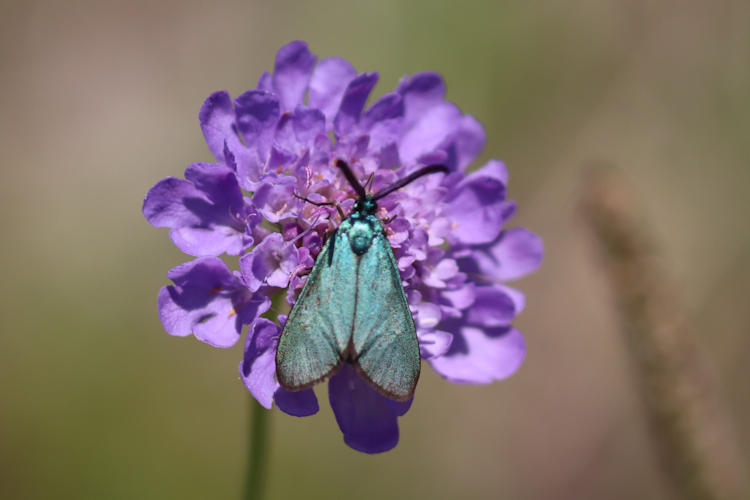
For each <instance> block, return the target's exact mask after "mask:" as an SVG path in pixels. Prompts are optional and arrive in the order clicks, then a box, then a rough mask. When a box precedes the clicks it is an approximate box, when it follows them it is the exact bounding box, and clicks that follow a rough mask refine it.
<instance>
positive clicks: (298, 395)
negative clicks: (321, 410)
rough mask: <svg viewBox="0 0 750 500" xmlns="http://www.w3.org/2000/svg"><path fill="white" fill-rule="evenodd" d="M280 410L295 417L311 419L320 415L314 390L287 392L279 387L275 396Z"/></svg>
mask: <svg viewBox="0 0 750 500" xmlns="http://www.w3.org/2000/svg"><path fill="white" fill-rule="evenodd" d="M273 398H274V401H276V406H277V407H278V408H279V410H281V411H283V412H284V413H286V414H287V415H291V416H293V417H309V416H310V415H315V414H316V413H318V398H316V397H315V392H314V391H313V390H312V389H302V390H301V391H294V392H292V391H287V390H286V389H284V388H283V387H279V388H278V390H277V391H276V393H275V394H274V396H273Z"/></svg>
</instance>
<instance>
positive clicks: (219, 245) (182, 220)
mask: <svg viewBox="0 0 750 500" xmlns="http://www.w3.org/2000/svg"><path fill="white" fill-rule="evenodd" d="M185 176H186V177H187V179H188V180H181V179H174V178H167V179H164V180H162V181H161V182H159V183H158V184H156V185H155V186H154V187H153V188H151V190H150V191H149V192H148V194H147V195H146V199H145V200H144V202H143V213H144V215H145V216H146V219H148V220H149V222H151V223H152V224H153V225H155V226H157V227H169V228H172V231H171V232H170V238H171V239H172V241H173V242H174V243H175V245H177V247H178V248H179V249H180V250H182V251H183V252H186V253H188V254H190V255H194V256H214V255H219V254H221V253H224V252H227V253H229V254H234V255H236V254H238V253H240V251H241V250H242V249H243V248H246V247H247V246H249V245H250V244H252V237H251V235H250V234H248V233H247V228H248V226H247V222H246V221H244V220H243V219H245V218H246V214H247V212H246V210H245V208H244V201H243V199H242V192H241V190H240V188H239V186H238V185H237V179H236V177H235V175H234V172H233V171H232V169H230V168H229V167H226V166H223V165H220V164H206V163H195V164H193V165H190V166H189V167H188V168H187V170H186V171H185Z"/></svg>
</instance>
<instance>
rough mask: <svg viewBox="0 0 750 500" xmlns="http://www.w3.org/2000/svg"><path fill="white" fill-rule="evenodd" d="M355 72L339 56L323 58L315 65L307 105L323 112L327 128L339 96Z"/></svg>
mask: <svg viewBox="0 0 750 500" xmlns="http://www.w3.org/2000/svg"><path fill="white" fill-rule="evenodd" d="M356 74H357V72H356V71H355V70H354V67H353V66H352V65H351V64H350V63H349V62H348V61H346V60H345V59H342V58H340V57H331V58H328V59H323V60H322V61H320V62H319V63H318V65H317V66H316V67H315V70H314V71H313V74H312V78H311V79H310V92H309V99H308V105H309V106H310V107H311V108H317V109H319V110H321V111H322V112H323V114H324V115H325V117H326V121H327V122H328V124H329V128H330V126H332V125H333V117H334V116H336V112H337V111H338V109H339V106H340V104H341V97H342V96H343V95H344V91H345V90H346V87H347V86H348V85H349V82H351V81H352V79H353V78H354V77H355V76H356Z"/></svg>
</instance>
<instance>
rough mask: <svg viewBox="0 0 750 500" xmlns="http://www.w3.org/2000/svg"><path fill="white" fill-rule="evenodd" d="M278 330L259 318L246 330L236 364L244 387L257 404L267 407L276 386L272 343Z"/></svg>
mask: <svg viewBox="0 0 750 500" xmlns="http://www.w3.org/2000/svg"><path fill="white" fill-rule="evenodd" d="M280 333H281V331H280V329H279V327H278V325H276V323H274V322H273V321H270V320H267V319H265V318H259V319H258V320H257V321H256V322H255V323H254V324H253V325H252V326H251V327H250V331H248V332H247V337H246V339H245V356H244V359H243V360H242V362H241V363H240V376H241V378H242V381H243V382H244V384H245V387H247V390H248V391H250V394H252V395H253V397H254V398H255V399H256V400H257V401H258V403H260V404H261V406H263V407H264V408H267V409H269V410H270V409H271V405H272V404H273V395H274V393H275V392H276V390H277V389H278V388H279V383H278V382H277V381H276V344H277V342H278V337H279V334H280Z"/></svg>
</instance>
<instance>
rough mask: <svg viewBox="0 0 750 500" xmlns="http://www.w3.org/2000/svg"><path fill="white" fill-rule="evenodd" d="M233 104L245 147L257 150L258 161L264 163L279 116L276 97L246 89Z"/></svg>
mask: <svg viewBox="0 0 750 500" xmlns="http://www.w3.org/2000/svg"><path fill="white" fill-rule="evenodd" d="M235 106H236V112H237V128H238V129H239V131H240V132H241V133H242V137H243V138H244V139H245V144H247V147H248V148H250V149H252V150H255V151H257V154H258V159H259V161H260V163H261V164H264V163H265V159H266V158H267V157H268V154H269V152H270V150H271V142H272V141H273V134H274V128H275V125H276V122H277V121H278V119H279V116H280V111H279V100H278V98H277V97H276V96H275V95H273V94H269V93H268V92H264V91H262V90H248V91H247V92H245V93H243V94H242V95H240V96H239V97H237V99H235ZM253 180H257V179H253Z"/></svg>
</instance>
